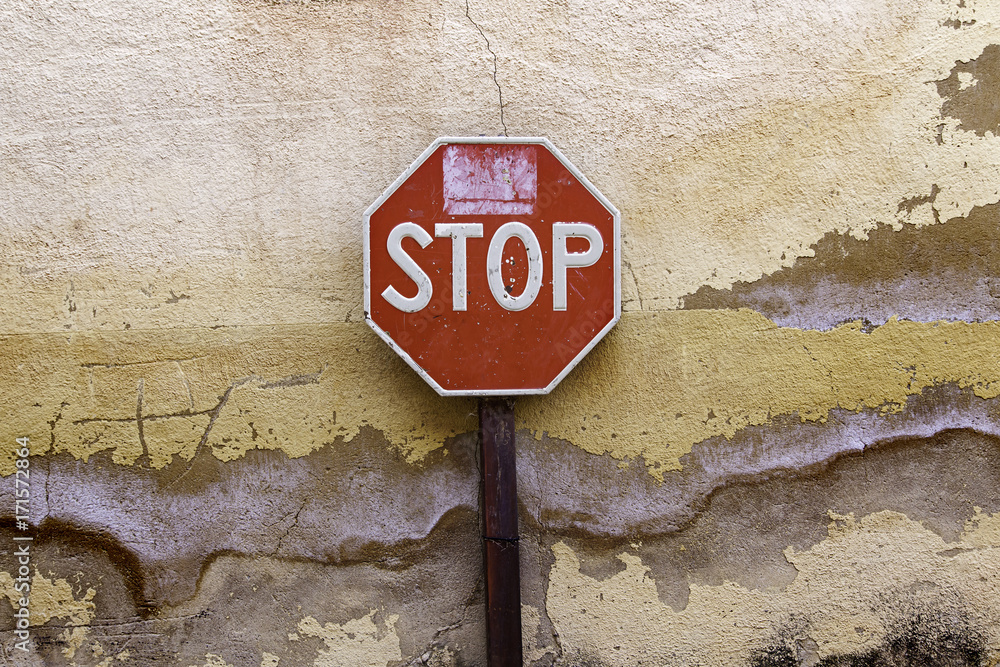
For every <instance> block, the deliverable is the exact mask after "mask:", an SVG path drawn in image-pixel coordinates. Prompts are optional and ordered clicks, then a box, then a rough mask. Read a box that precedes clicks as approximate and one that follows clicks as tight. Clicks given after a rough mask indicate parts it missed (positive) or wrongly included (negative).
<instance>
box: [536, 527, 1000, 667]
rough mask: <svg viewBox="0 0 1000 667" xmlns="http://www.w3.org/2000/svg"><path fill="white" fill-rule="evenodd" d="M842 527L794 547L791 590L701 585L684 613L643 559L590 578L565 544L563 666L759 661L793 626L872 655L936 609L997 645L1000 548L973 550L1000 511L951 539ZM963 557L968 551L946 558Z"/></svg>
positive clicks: (842, 649)
mask: <svg viewBox="0 0 1000 667" xmlns="http://www.w3.org/2000/svg"><path fill="white" fill-rule="evenodd" d="M831 519H832V521H831V522H830V524H829V527H828V534H827V537H826V538H825V539H823V540H822V541H821V542H819V543H817V544H815V545H814V546H812V547H810V548H809V549H806V550H797V549H795V548H794V547H789V548H787V549H786V550H785V551H784V556H785V558H786V559H787V560H788V562H789V563H790V564H791V565H792V566H793V567H794V568H795V575H794V579H793V580H792V581H791V582H789V583H787V585H784V586H781V587H780V588H774V589H770V590H760V589H756V590H755V589H748V588H744V587H742V586H740V585H738V584H736V583H733V582H729V581H725V582H721V583H720V584H718V585H711V586H702V585H692V586H691V593H690V598H689V600H688V602H687V604H686V606H684V608H683V609H682V610H680V611H675V610H673V609H671V608H670V607H668V606H665V605H663V604H662V603H661V602H660V600H659V598H658V595H657V590H656V582H655V577H654V576H651V573H650V571H649V568H648V567H647V566H646V565H645V563H644V561H643V559H642V558H641V557H639V556H637V555H634V553H633V552H630V551H628V550H626V551H622V552H620V554H619V556H618V558H619V560H620V561H621V562H622V563H624V565H625V569H624V570H623V571H622V572H620V573H618V574H615V575H613V576H611V577H609V578H607V579H605V580H603V581H598V580H596V579H593V578H590V577H588V576H586V575H584V574H582V573H581V570H580V567H581V564H580V560H579V558H578V556H577V555H576V553H575V552H574V550H573V549H571V548H570V547H569V546H567V545H566V544H565V543H563V542H559V543H557V544H555V545H554V546H553V548H552V549H553V553H554V555H555V559H556V560H555V565H554V566H553V569H552V572H551V574H550V578H549V587H548V592H547V594H546V601H547V609H548V613H549V616H550V617H551V618H552V620H553V623H554V624H555V626H556V628H557V630H558V632H559V638H560V643H561V646H562V651H563V660H564V663H563V664H575V663H574V660H576V659H578V658H587V657H589V658H592V659H596V660H597V661H598V663H599V664H604V665H623V666H625V665H635V664H639V662H640V661H641V662H660V663H666V664H675V665H693V664H711V665H724V664H725V665H740V664H747V663H749V662H750V660H751V659H752V656H753V655H754V652H755V651H757V650H759V649H760V648H762V647H760V645H759V644H760V641H761V636H762V635H766V634H767V633H769V632H772V633H775V634H777V632H778V630H779V629H781V628H783V627H789V626H794V627H796V628H798V632H797V633H796V636H797V637H798V638H808V639H809V640H811V641H812V642H815V646H816V655H817V656H818V657H819V658H820V659H825V658H829V657H831V656H835V655H845V654H846V655H850V654H858V653H866V652H870V651H874V650H877V649H878V647H879V645H880V644H882V643H884V642H886V641H887V640H891V628H892V626H893V624H901V623H905V622H906V621H907V620H908V619H909V618H911V617H912V616H913V615H915V614H916V613H919V612H920V611H922V610H924V611H925V610H927V609H938V610H940V612H941V613H943V614H945V615H947V614H949V613H952V612H954V611H958V612H960V613H961V614H962V615H964V616H965V617H966V618H968V619H969V624H970V625H971V626H972V627H973V628H976V629H978V631H979V632H982V633H983V634H984V635H989V636H988V641H987V645H990V646H992V645H995V644H996V642H997V638H996V637H994V636H993V635H994V634H995V633H996V630H995V629H996V627H997V622H996V621H997V619H996V609H997V608H998V606H997V605H998V603H1000V579H998V577H996V576H994V575H993V574H991V573H993V572H995V571H996V568H997V564H998V559H1000V544H997V543H990V544H989V545H987V546H977V547H976V548H975V549H969V548H968V543H967V542H966V541H965V540H967V539H968V540H973V541H976V542H977V544H981V540H980V539H979V538H978V537H977V536H976V532H977V530H978V529H979V527H980V526H982V527H984V528H985V529H986V531H987V532H991V531H992V530H993V527H992V524H993V523H996V522H997V521H998V519H997V517H996V516H995V515H977V516H976V517H974V518H973V519H972V520H970V522H969V523H968V524H967V526H966V529H965V532H964V533H963V534H962V537H961V538H960V539H959V540H958V541H956V542H950V543H948V542H945V541H944V540H942V539H941V538H940V537H939V536H938V535H936V534H934V533H932V532H930V531H928V530H927V529H926V528H924V527H922V526H921V525H920V524H919V523H917V522H915V521H912V520H910V519H908V518H907V517H906V516H905V515H903V514H899V513H896V512H890V511H883V512H878V513H874V514H869V515H867V516H864V517H861V518H856V517H855V516H854V515H853V514H851V515H839V514H834V513H831ZM951 549H958V550H960V554H959V555H953V554H951V553H944V552H948V551H949V550H951Z"/></svg>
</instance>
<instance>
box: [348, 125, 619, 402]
mask: <svg viewBox="0 0 1000 667" xmlns="http://www.w3.org/2000/svg"><path fill="white" fill-rule="evenodd" d="M448 144H539V145H542V146H545V148H547V149H548V150H549V151H550V152H551V153H552V154H553V155H554V156H555V157H556V159H557V160H559V161H560V162H561V163H562V165H563V166H564V167H566V169H567V170H568V171H569V172H570V173H571V174H573V176H574V177H575V178H576V179H577V180H578V181H580V183H581V184H582V185H583V187H585V188H586V189H587V190H588V191H589V192H590V194H592V195H594V197H595V198H596V199H597V201H599V202H600V203H601V205H602V206H603V207H604V208H606V209H607V210H608V212H609V213H611V215H612V216H613V219H614V235H615V238H614V242H615V253H614V265H615V267H614V272H615V277H614V280H615V315H614V317H613V318H612V319H611V321H610V322H608V324H607V325H605V326H604V327H603V328H602V329H601V330H600V331H598V332H597V333H596V334H594V337H593V338H592V339H591V341H590V342H589V343H587V345H586V346H585V347H584V348H583V349H582V350H580V352H579V353H578V354H577V355H576V356H575V357H573V359H572V360H570V362H569V363H568V364H566V367H565V368H563V370H562V371H561V372H560V373H559V375H557V376H556V377H555V378H553V380H552V381H551V382H550V383H549V384H548V385H546V386H545V387H542V388H536V389H481V390H470V389H445V388H444V387H442V386H441V385H440V384H438V383H437V381H436V380H434V378H432V377H431V376H430V375H429V374H428V373H427V371H425V370H424V369H423V368H422V367H421V366H420V364H418V363H417V362H416V361H414V359H413V358H412V357H410V355H409V354H407V353H406V352H405V351H404V350H403V349H402V348H401V347H399V345H397V344H396V341H394V340H393V339H392V337H391V336H390V335H389V334H388V333H387V332H386V331H384V330H383V329H382V327H380V326H379V325H377V324H376V323H375V322H374V321H372V318H371V262H370V259H369V258H370V257H371V247H370V245H371V241H370V235H369V228H370V226H371V216H372V214H373V213H374V212H375V211H377V210H378V209H379V207H381V206H382V204H384V203H385V201H386V200H387V199H388V198H389V197H390V196H392V194H393V193H394V192H395V191H396V190H398V189H399V188H400V186H402V185H403V183H405V182H406V180H407V179H408V178H409V177H410V176H411V175H413V173H414V172H415V171H416V170H417V169H418V168H419V167H420V165H422V164H423V163H424V162H425V161H426V160H427V158H429V157H430V156H431V154H432V153H434V151H436V150H437V149H438V148H439V147H441V146H445V145H448ZM362 256H363V260H364V283H365V285H364V289H365V322H367V323H368V326H370V327H371V328H372V329H373V330H374V331H375V333H377V334H378V335H379V337H380V338H381V339H382V340H384V341H385V342H386V343H388V344H389V346H390V347H391V348H392V349H393V350H394V351H395V352H396V354H398V355H399V356H400V357H402V358H403V360H404V361H405V362H406V363H407V364H408V365H409V366H410V368H412V369H413V370H415V371H416V372H417V374H418V375H420V377H422V378H423V379H424V381H425V382H427V384H429V385H430V386H431V387H433V388H434V391H436V392H437V393H438V394H440V395H441V396H538V395H544V394H548V393H549V392H551V391H552V390H553V389H554V388H555V387H556V385H557V384H559V383H560V382H561V381H562V379H563V378H564V377H566V375H567V374H568V373H569V372H570V371H571V370H573V369H574V368H575V367H576V365H577V364H578V363H580V361H581V360H582V359H583V358H584V357H585V356H587V353H588V352H590V351H591V350H592V349H593V348H594V346H595V345H597V343H598V342H599V341H600V340H601V339H602V338H604V336H605V335H606V334H607V333H608V332H609V331H611V329H612V328H613V327H614V326H615V325H616V324H617V323H618V320H620V319H621V316H622V295H621V291H622V280H621V213H619V212H618V209H617V208H615V206H614V205H613V204H612V203H611V202H610V201H608V198H607V197H605V196H604V195H603V194H601V191H600V190H598V189H597V188H596V187H594V184H593V183H591V182H590V181H589V180H588V179H587V177H586V176H584V175H583V174H582V173H581V172H580V170H579V169H577V168H576V166H574V165H573V163H572V162H570V161H569V160H568V159H567V158H566V156H565V155H563V154H562V152H561V151H560V150H559V149H558V148H556V147H555V146H554V145H553V144H552V142H551V141H549V140H548V139H547V138H545V137H438V138H437V139H435V140H434V142H433V143H432V144H431V145H430V146H428V147H427V149H426V150H424V152H423V153H421V154H420V156H419V157H417V159H416V160H414V161H413V163H412V164H411V165H410V166H409V168H407V170H406V171H404V172H403V173H402V174H400V176H399V178H397V179H396V180H395V181H394V182H393V183H392V185H390V186H389V187H388V188H386V189H385V191H384V192H383V193H382V195H381V196H380V197H379V198H378V199H376V200H375V201H374V202H373V203H372V205H371V206H369V207H368V208H367V209H365V214H364V228H363V230H362Z"/></svg>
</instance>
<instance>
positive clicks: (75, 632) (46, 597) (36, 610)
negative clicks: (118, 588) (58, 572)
mask: <svg viewBox="0 0 1000 667" xmlns="http://www.w3.org/2000/svg"><path fill="white" fill-rule="evenodd" d="M14 585H15V582H14V578H13V577H12V576H11V575H10V574H9V573H7V572H0V587H2V588H3V589H4V595H6V597H7V600H8V601H9V602H10V604H11V606H12V607H14V609H17V608H18V600H19V599H20V598H21V597H22V596H23V594H22V593H20V592H18V591H17V590H16V589H15V588H14ZM96 594H97V591H96V590H94V589H93V588H88V589H87V592H86V593H84V594H83V596H82V597H77V596H76V595H75V594H74V592H73V585H72V584H70V582H69V581H67V580H66V579H48V578H46V577H45V576H43V575H42V574H41V573H40V572H39V571H38V569H37V568H35V574H34V575H33V576H32V577H31V591H30V596H29V598H28V599H29V606H28V609H29V610H30V612H31V617H30V620H29V625H30V626H33V627H37V626H42V625H45V624H46V623H48V622H49V621H50V620H52V619H54V618H62V619H66V629H65V630H64V631H63V632H62V633H61V635H60V640H61V641H62V642H63V643H65V644H66V646H65V647H64V648H63V649H62V654H63V656H65V657H66V658H67V659H69V660H72V659H73V657H74V656H75V655H76V652H77V651H78V650H79V649H80V647H81V646H83V643H84V642H85V641H86V640H87V634H88V632H89V630H90V627H89V626H90V624H91V622H92V621H93V620H94V609H95V605H94V603H93V599H94V595H96Z"/></svg>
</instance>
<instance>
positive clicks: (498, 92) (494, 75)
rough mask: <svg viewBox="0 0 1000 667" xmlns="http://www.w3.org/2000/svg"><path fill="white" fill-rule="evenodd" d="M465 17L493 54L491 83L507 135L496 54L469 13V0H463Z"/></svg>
mask: <svg viewBox="0 0 1000 667" xmlns="http://www.w3.org/2000/svg"><path fill="white" fill-rule="evenodd" d="M465 17H466V18H467V19H469V23H471V24H472V25H473V26H475V28H476V30H478V31H479V34H480V35H482V36H483V39H484V40H486V50H487V51H489V52H490V55H491V56H493V83H494V84H496V87H497V94H498V95H499V97H500V125H502V126H503V136H505V137H506V136H508V135H507V123H506V122H505V121H504V118H503V88H501V87H500V80H499V79H498V78H497V70H498V66H497V54H496V52H495V51H493V47H492V46H490V38H489V37H487V36H486V33H485V32H483V29H482V28H481V27H479V24H478V23H476V21H475V20H474V19H473V18H472V15H471V14H470V13H469V0H465Z"/></svg>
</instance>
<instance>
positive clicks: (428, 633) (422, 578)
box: [0, 510, 485, 667]
mask: <svg viewBox="0 0 1000 667" xmlns="http://www.w3.org/2000/svg"><path fill="white" fill-rule="evenodd" d="M42 532H44V529H43V531H42ZM8 542H9V538H8ZM384 557H386V558H392V557H394V558H396V559H397V564H396V566H394V567H386V566H385V565H384V563H378V562H374V560H375V559H374V558H370V559H366V560H368V561H371V562H354V563H338V564H324V563H318V562H309V561H306V560H304V559H282V558H272V557H268V556H256V557H255V556H243V555H236V554H219V555H217V556H216V557H214V558H212V559H211V560H210V561H209V562H207V563H206V564H205V565H204V568H203V572H202V574H201V577H200V580H199V582H198V588H197V595H196V596H195V597H194V598H192V599H191V600H188V601H186V602H184V603H182V604H180V605H176V606H174V605H168V604H162V605H161V606H159V607H158V608H157V610H156V613H155V615H153V616H152V617H149V618H141V617H139V616H138V615H136V614H135V613H134V608H133V607H131V605H130V604H128V602H127V598H126V604H124V605H120V604H118V601H117V600H115V599H114V598H113V597H110V596H111V595H112V594H113V592H114V590H115V588H116V587H118V588H120V587H121V579H122V573H121V572H118V571H115V569H114V568H108V567H106V566H102V565H101V563H100V558H101V553H100V552H99V551H94V552H91V551H90V550H88V549H86V548H81V547H80V545H79V544H76V543H68V544H66V545H64V547H63V550H62V551H58V552H57V551H55V550H52V549H48V550H45V551H44V552H42V551H40V552H39V553H37V554H35V555H34V558H36V562H37V564H38V567H39V569H40V570H42V571H46V570H53V571H57V572H60V573H62V572H64V571H67V568H75V567H81V566H82V568H83V572H82V574H80V573H77V574H76V575H74V576H71V577H69V578H68V580H69V581H70V582H71V583H72V585H73V595H74V598H75V599H76V600H80V599H83V598H85V596H86V594H87V589H88V587H89V588H90V589H96V591H97V593H96V595H93V596H92V603H93V606H94V609H93V611H92V615H93V618H92V619H91V620H90V621H89V624H88V625H87V626H86V631H87V634H86V641H85V642H83V644H82V646H81V647H80V648H78V649H77V652H76V655H75V657H74V658H73V660H69V661H68V659H67V658H66V656H65V655H64V650H65V648H66V647H67V645H68V643H67V637H65V636H64V635H65V634H66V628H65V627H62V626H58V625H54V621H53V622H52V623H49V624H48V625H46V626H41V627H38V628H34V629H33V631H32V634H33V636H34V637H35V651H34V653H33V654H31V655H32V656H33V657H34V658H41V659H43V660H44V664H50V665H74V664H75V665H80V666H81V667H82V666H84V665H87V666H88V667H89V666H91V665H97V664H102V663H105V662H107V663H108V664H109V665H110V664H118V662H117V661H118V660H119V658H120V657H121V655H122V654H123V653H124V652H126V651H127V652H128V659H127V661H126V663H125V664H129V665H135V666H142V667H146V666H147V665H148V666H150V667H153V666H159V665H164V664H179V665H204V664H205V663H206V661H212V660H214V661H216V662H218V661H221V663H220V664H230V665H234V666H243V665H247V666H250V667H257V665H262V664H263V665H266V667H273V666H274V664H279V665H285V664H288V665H310V664H314V662H315V661H317V660H318V659H319V660H321V662H320V663H319V664H325V663H323V662H322V660H324V659H326V658H324V657H323V656H324V653H323V652H324V651H325V650H327V649H328V648H329V644H328V641H327V639H330V638H328V637H325V635H326V634H329V633H333V632H334V631H333V630H332V629H331V628H337V627H340V628H342V629H344V630H345V631H347V632H355V631H358V632H360V633H361V634H362V635H363V634H364V631H365V629H366V628H367V627H368V626H367V625H366V623H365V622H364V620H363V619H364V618H365V617H366V615H368V614H370V613H371V610H372V609H379V610H381V609H386V610H387V611H386V613H385V614H383V613H382V612H381V611H379V612H376V613H375V614H374V616H370V617H369V621H371V622H372V623H374V625H375V626H376V627H377V630H376V632H375V635H374V638H372V637H363V636H356V637H355V639H356V640H357V641H356V642H354V640H351V639H350V638H349V637H348V638H347V640H345V642H346V643H345V644H344V646H345V647H348V645H350V644H352V642H354V644H355V648H358V649H361V648H371V646H368V644H370V643H371V641H374V642H375V644H374V645H375V646H380V647H381V648H379V649H378V650H379V651H383V652H385V651H391V652H392V653H393V654H395V652H396V651H397V650H398V651H399V652H400V654H401V656H402V659H406V660H409V659H411V658H412V659H418V658H419V657H420V656H422V655H425V654H427V653H428V652H430V653H432V654H441V655H444V654H445V653H448V652H450V654H451V655H453V656H454V658H455V660H456V661H457V664H485V656H484V653H483V651H484V650H485V645H484V639H483V638H484V637H485V634H484V633H485V629H484V616H483V598H482V589H481V584H480V581H479V579H480V577H481V573H482V553H481V541H480V536H479V530H478V517H477V516H476V514H474V513H472V512H471V511H468V510H466V511H464V512H458V513H453V514H452V515H450V516H449V517H448V518H447V519H446V520H444V521H442V522H440V524H439V525H438V526H437V527H436V528H435V530H433V531H432V532H431V533H430V534H429V535H427V536H425V538H424V539H423V540H421V541H419V542H416V541H413V542H411V543H409V544H407V545H404V546H403V547H402V548H396V549H393V548H391V547H387V548H386V549H384ZM144 566H145V564H143V565H142V566H140V567H144ZM58 577H59V578H60V579H62V574H59V575H58ZM77 582H79V583H77ZM81 586H82V590H81ZM72 604H75V603H71V602H70V601H69V600H66V601H64V602H63V603H60V604H59V605H57V607H58V609H57V612H56V613H62V614H63V615H65V613H66V612H67V611H68V610H73V609H75V608H76V607H73V606H72ZM77 606H78V605H77ZM5 610H6V611H5ZM130 610H131V611H130ZM389 610H391V613H389ZM393 616H398V618H397V619H396V620H395V621H394V623H395V624H394V625H393V626H392V627H393V628H394V632H395V635H396V636H395V638H394V639H393V638H392V633H387V629H388V627H389V626H388V625H387V621H388V619H390V618H391V617H393ZM307 617H312V618H315V619H321V620H322V623H319V626H320V630H316V632H317V633H319V634H321V635H323V636H310V635H309V632H310V628H311V629H312V630H315V628H313V627H312V626H311V625H308V624H307V626H306V627H305V630H303V628H302V627H300V626H301V622H302V620H303V619H304V618H307ZM10 618H11V611H10V608H9V605H7V604H4V605H3V606H2V607H0V623H2V624H3V625H2V628H3V630H2V631H0V641H3V642H5V645H7V646H9V645H11V644H10V640H11V639H12V637H13V635H12V634H11V632H10V631H9V628H11V627H12V625H11V624H10V623H9V620H10ZM358 619H361V621H359V620H358ZM251 620H252V622H250V621H251ZM352 621H353V622H354V623H353V625H352ZM328 631H329V632H328ZM334 634H336V633H334ZM289 635H296V636H297V637H298V640H297V641H292V640H290V639H289ZM331 636H332V635H331ZM332 637H333V638H332V641H333V643H334V645H336V642H337V641H338V640H337V639H336V637H335V636H332ZM387 638H389V639H388V641H387ZM341 639H344V638H343V637H341ZM348 640H350V641H348ZM366 642H367V643H368V644H366ZM206 653H207V654H211V656H206ZM345 655H353V654H350V653H347V654H345ZM358 655H360V656H362V657H363V655H364V651H362V652H361V653H360V654H358ZM212 656H214V657H212ZM276 660H277V663H276V662H275V661H276ZM18 664H20V663H18ZM31 664H36V663H31ZM209 664H214V663H212V662H209ZM334 664H368V663H366V662H364V661H361V662H341V663H336V662H335V663H334ZM376 664H385V661H384V660H383V662H381V663H376ZM393 664H399V663H398V660H397V661H394V662H393ZM105 667H107V665H105Z"/></svg>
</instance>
